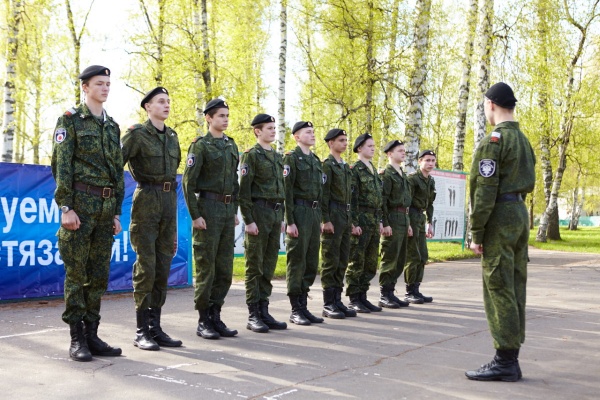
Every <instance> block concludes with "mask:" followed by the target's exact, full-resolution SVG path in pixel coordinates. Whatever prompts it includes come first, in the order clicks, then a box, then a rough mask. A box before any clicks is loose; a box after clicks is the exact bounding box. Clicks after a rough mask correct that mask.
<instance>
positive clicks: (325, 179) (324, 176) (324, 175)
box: [323, 173, 327, 185]
mask: <svg viewBox="0 0 600 400" xmlns="http://www.w3.org/2000/svg"><path fill="white" fill-rule="evenodd" d="M326 182H327V174H325V173H324V174H323V185H324V184H325V183H326Z"/></svg>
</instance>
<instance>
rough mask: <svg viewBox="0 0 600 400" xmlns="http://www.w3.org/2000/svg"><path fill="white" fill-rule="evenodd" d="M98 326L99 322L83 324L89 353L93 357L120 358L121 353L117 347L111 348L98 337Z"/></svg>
mask: <svg viewBox="0 0 600 400" xmlns="http://www.w3.org/2000/svg"><path fill="white" fill-rule="evenodd" d="M98 325H100V321H94V322H85V328H84V332H85V338H86V340H87V344H88V347H89V349H90V353H92V355H95V356H106V357H118V356H120V355H121V353H122V351H121V349H120V348H119V347H112V346H110V345H109V344H108V343H106V342H105V341H103V340H102V339H100V338H99V337H98Z"/></svg>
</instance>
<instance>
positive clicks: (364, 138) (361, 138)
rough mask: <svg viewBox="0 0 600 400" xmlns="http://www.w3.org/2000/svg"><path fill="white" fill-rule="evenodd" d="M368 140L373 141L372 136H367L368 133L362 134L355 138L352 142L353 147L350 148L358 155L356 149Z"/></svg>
mask: <svg viewBox="0 0 600 400" xmlns="http://www.w3.org/2000/svg"><path fill="white" fill-rule="evenodd" d="M368 139H373V136H371V135H369V134H368V133H363V134H362V135H360V136H359V137H357V138H356V140H355V141H354V147H353V148H352V151H354V152H355V153H358V148H359V147H360V146H362V145H363V143H364V142H366V141H367V140H368Z"/></svg>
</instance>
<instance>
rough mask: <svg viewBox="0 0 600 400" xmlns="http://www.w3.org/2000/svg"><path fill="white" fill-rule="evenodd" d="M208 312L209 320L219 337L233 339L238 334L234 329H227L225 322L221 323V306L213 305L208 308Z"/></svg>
mask: <svg viewBox="0 0 600 400" xmlns="http://www.w3.org/2000/svg"><path fill="white" fill-rule="evenodd" d="M209 310H210V314H209V315H210V320H211V321H212V323H213V326H214V327H215V331H217V332H219V335H221V336H223V337H234V336H235V335H237V334H238V331H237V330H235V329H229V328H228V327H227V325H225V322H223V321H221V306H218V305H216V304H213V305H212V306H210V308H209Z"/></svg>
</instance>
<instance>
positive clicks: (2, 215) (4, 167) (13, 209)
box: [0, 163, 192, 301]
mask: <svg viewBox="0 0 600 400" xmlns="http://www.w3.org/2000/svg"><path fill="white" fill-rule="evenodd" d="M177 180H178V182H180V183H181V176H178V177H177ZM0 182H1V184H0V209H1V212H0V301H3V300H17V299H28V298H39V297H47V296H62V294H63V286H64V278H65V271H64V265H63V262H62V259H61V257H60V254H59V252H58V241H57V239H58V238H57V237H56V232H57V231H58V228H59V226H60V215H61V213H60V209H59V206H58V205H57V204H56V202H55V201H54V189H55V187H56V184H55V182H54V179H53V178H52V173H51V170H50V167H48V166H43V165H24V164H11V163H0ZM135 186H136V183H135V181H134V180H133V178H132V177H131V175H130V174H129V173H128V172H125V199H124V201H123V209H122V212H123V214H122V215H121V224H122V226H123V232H121V233H120V234H119V235H117V236H115V241H114V243H113V248H112V257H111V264H110V281H109V284H108V290H109V291H122V290H131V289H132V283H131V272H132V267H133V263H134V261H135V257H136V255H135V252H134V251H133V249H132V248H131V242H130V240H129V220H130V213H131V199H132V196H133V191H134V190H135ZM177 188H178V189H177V199H178V210H177V218H178V234H177V236H178V238H177V240H178V245H177V254H176V255H175V257H174V258H173V263H172V265H171V274H170V276H169V286H190V285H191V284H192V245H191V243H192V242H191V231H192V223H191V219H190V215H189V213H188V211H187V208H186V205H185V200H184V198H183V191H182V189H181V184H179V185H178V186H177Z"/></svg>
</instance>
